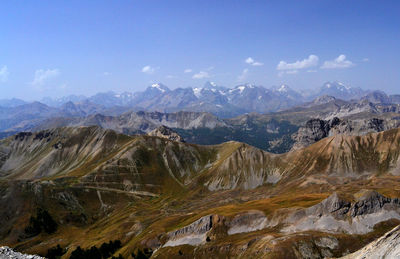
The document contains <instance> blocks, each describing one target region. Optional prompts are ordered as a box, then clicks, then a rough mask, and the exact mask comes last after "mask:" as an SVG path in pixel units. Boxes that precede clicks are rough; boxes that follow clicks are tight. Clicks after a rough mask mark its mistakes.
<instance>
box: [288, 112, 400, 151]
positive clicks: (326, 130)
mask: <svg viewBox="0 0 400 259" xmlns="http://www.w3.org/2000/svg"><path fill="white" fill-rule="evenodd" d="M399 126H400V124H399V122H397V121H393V120H391V119H378V118H372V119H357V120H350V119H339V118H337V117H334V118H333V119H330V120H322V119H311V120H309V121H307V123H306V124H305V126H303V127H300V129H299V130H298V132H297V133H295V134H294V135H293V136H292V138H293V140H294V141H295V143H294V145H293V147H292V150H296V149H301V148H304V147H307V146H309V145H311V144H314V143H315V142H318V141H319V140H321V139H323V138H326V137H329V136H334V135H339V134H344V135H350V136H363V135H365V134H368V133H376V132H381V131H385V130H389V129H393V128H397V127H399Z"/></svg>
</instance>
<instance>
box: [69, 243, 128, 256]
mask: <svg viewBox="0 0 400 259" xmlns="http://www.w3.org/2000/svg"><path fill="white" fill-rule="evenodd" d="M120 248H121V241H119V240H115V241H110V242H108V243H103V244H102V245H101V246H100V248H97V247H96V246H92V247H90V248H89V249H86V250H85V249H82V248H81V247H80V246H78V247H77V248H76V249H75V250H74V251H73V252H72V253H71V256H70V259H106V258H110V257H111V255H113V254H114V253H115V252H116V251H117V250H118V249H120ZM112 258H118V259H120V258H123V257H122V255H119V256H118V257H114V256H113V257H112Z"/></svg>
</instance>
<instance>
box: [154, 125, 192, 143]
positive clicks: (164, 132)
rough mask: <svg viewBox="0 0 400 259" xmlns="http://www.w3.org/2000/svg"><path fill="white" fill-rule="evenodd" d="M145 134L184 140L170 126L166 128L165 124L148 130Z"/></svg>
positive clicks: (178, 140) (179, 140)
mask: <svg viewBox="0 0 400 259" xmlns="http://www.w3.org/2000/svg"><path fill="white" fill-rule="evenodd" d="M147 135H149V136H153V137H160V138H166V139H169V140H173V141H177V142H185V140H184V139H183V138H182V137H181V136H180V135H179V134H178V133H176V132H175V131H173V130H172V129H171V128H168V127H167V126H164V125H162V126H160V127H158V128H156V129H154V130H152V131H150V132H149V133H147Z"/></svg>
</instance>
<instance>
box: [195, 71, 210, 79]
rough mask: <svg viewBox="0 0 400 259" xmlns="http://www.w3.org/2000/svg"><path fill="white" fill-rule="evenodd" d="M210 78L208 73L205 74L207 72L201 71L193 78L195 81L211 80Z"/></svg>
mask: <svg viewBox="0 0 400 259" xmlns="http://www.w3.org/2000/svg"><path fill="white" fill-rule="evenodd" d="M209 77H210V75H209V74H208V72H205V71H200V72H199V73H197V74H194V75H193V76H192V78H193V79H203V78H209Z"/></svg>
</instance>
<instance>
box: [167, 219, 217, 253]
mask: <svg viewBox="0 0 400 259" xmlns="http://www.w3.org/2000/svg"><path fill="white" fill-rule="evenodd" d="M212 221H213V216H212V215H208V216H204V217H202V218H200V219H198V220H196V221H195V222H193V223H192V224H190V225H188V226H186V227H183V228H181V229H178V230H175V231H171V232H169V233H168V234H167V236H168V239H169V240H168V242H167V243H165V244H164V246H165V247H166V246H179V245H185V244H188V245H200V244H203V243H205V242H206V239H207V233H208V232H209V231H210V230H211V228H212V226H213V224H212Z"/></svg>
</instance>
